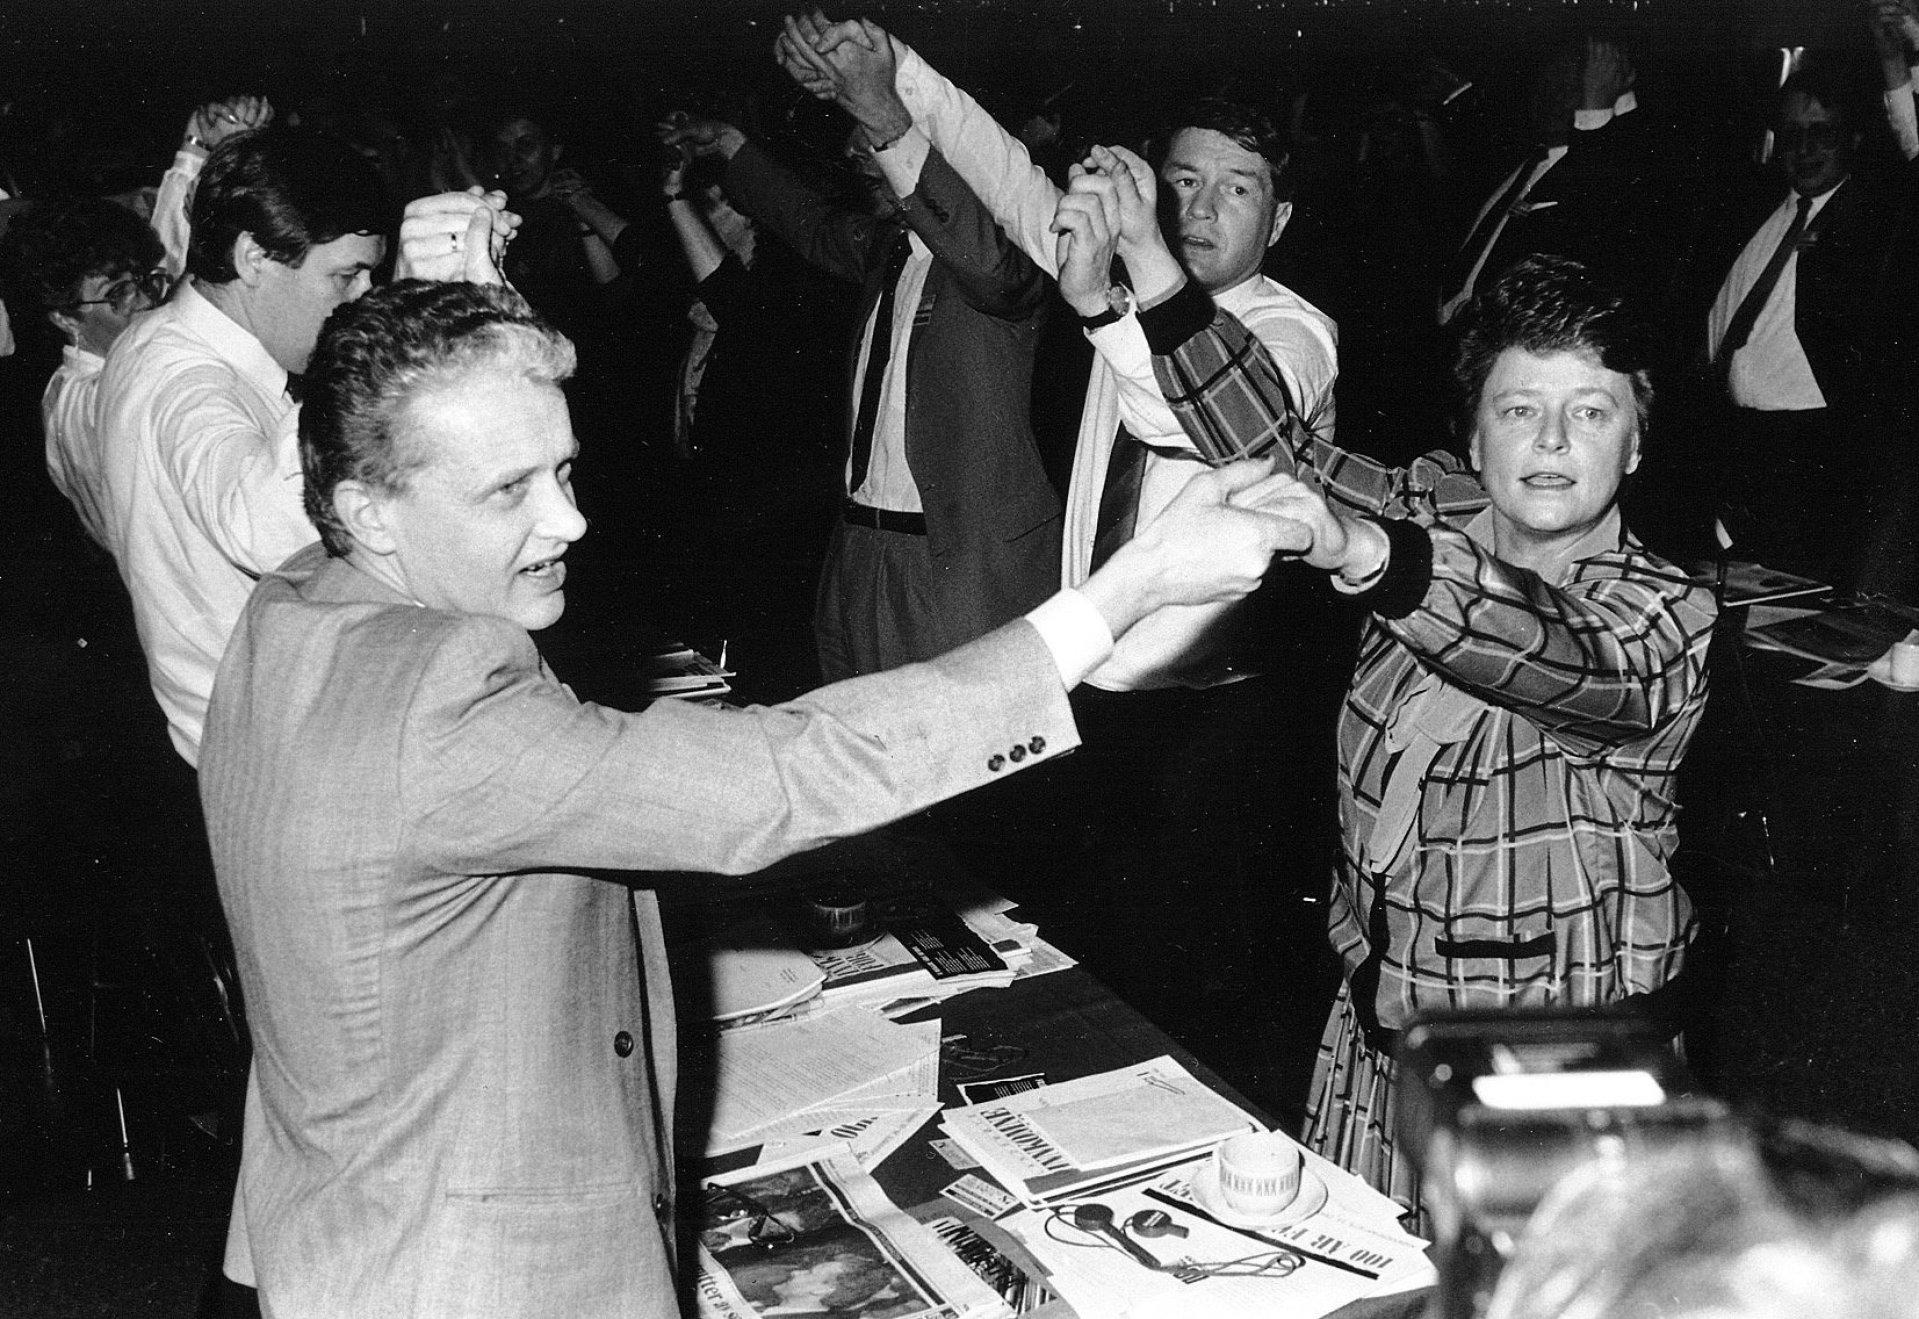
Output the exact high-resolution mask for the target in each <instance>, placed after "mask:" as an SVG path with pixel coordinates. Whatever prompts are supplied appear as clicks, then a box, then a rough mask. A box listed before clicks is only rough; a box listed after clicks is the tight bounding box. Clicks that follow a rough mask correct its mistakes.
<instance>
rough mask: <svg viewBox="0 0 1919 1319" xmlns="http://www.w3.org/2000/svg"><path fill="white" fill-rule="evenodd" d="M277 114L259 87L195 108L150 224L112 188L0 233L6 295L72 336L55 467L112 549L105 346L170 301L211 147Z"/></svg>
mask: <svg viewBox="0 0 1919 1319" xmlns="http://www.w3.org/2000/svg"><path fill="white" fill-rule="evenodd" d="M272 116H273V109H272V107H271V106H269V105H268V104H267V103H266V101H264V100H262V99H261V98H259V97H256V96H238V97H233V98H230V99H228V100H224V101H209V102H208V103H207V104H205V105H202V106H200V107H199V108H198V109H196V110H195V111H194V112H193V114H192V116H191V117H190V118H189V119H188V120H187V127H186V132H185V135H184V136H183V137H182V139H181V142H180V149H179V151H178V153H177V154H176V155H175V156H174V158H173V165H172V167H171V168H169V169H168V170H167V172H166V174H165V176H164V177H163V178H162V179H161V181H160V187H159V189H158V190H157V192H156V194H155V197H154V202H153V213H152V226H151V227H149V226H148V223H147V220H146V219H145V217H144V216H143V215H141V214H137V213H135V212H134V211H132V210H130V209H128V208H127V207H126V206H124V205H121V204H119V203H117V202H115V201H112V200H109V199H107V198H101V197H82V198H66V199H57V200H49V201H45V202H38V203H35V204H33V205H31V206H29V207H28V208H27V209H26V211H25V213H23V214H22V215H21V216H20V217H19V218H18V219H16V220H15V221H14V222H13V223H12V224H11V225H9V226H8V227H7V237H6V240H5V242H4V243H0V269H4V272H5V284H6V296H7V299H8V301H9V302H10V303H12V304H13V305H14V306H15V307H16V308H17V309H19V310H21V311H23V312H29V313H30V312H35V311H37V312H40V313H43V314H44V315H45V316H46V318H47V320H48V322H49V323H51V325H52V326H53V328H54V329H55V330H56V331H57V332H58V333H59V335H60V337H61V338H62V339H63V340H64V341H65V345H66V346H65V350H64V352H63V353H62V356H61V362H60V368H59V369H58V370H57V371H55V372H54V374H53V378H52V379H51V380H49V381H48V382H47V389H46V393H45V394H44V395H43V396H42V398H41V412H40V415H41V422H42V425H43V429H44V430H45V433H46V441H47V472H48V474H49V475H50V476H51V477H52V478H53V483H54V485H56V486H57V487H59V490H60V493H61V494H62V495H64V496H66V498H67V500H68V502H70V503H71V504H72V505H73V508H74V511H75V512H76V513H77V514H79V517H80V522H81V525H82V526H83V527H85V529H86V532H87V535H89V536H91V537H92V538H93V539H94V541H95V542H96V543H97V544H99V545H100V546H101V547H102V548H103V549H110V546H109V545H108V542H107V533H106V524H105V515H104V512H103V503H102V500H103V498H104V496H103V494H102V491H101V476H100V468H101V455H100V449H99V443H98V438H99V436H98V428H97V426H96V424H95V421H96V412H95V407H96V404H97V403H98V401H99V390H100V369H101V367H103V366H105V365H106V356H107V350H108V349H110V348H112V347H113V345H114V342H115V341H116V340H117V339H119V337H120V335H121V332H122V331H124V330H125V329H126V328H127V326H129V325H130V324H132V322H133V318H134V316H135V315H137V314H138V313H140V312H143V311H147V310H150V309H151V308H153V307H157V306H159V305H160V304H161V303H162V302H164V301H166V296H167V290H168V289H169V288H171V287H172V281H173V280H174V279H177V278H178V277H179V275H180V272H181V270H182V269H183V268H184V265H185V262H186V246H187V231H188V230H187V206H188V204H189V203H190V201H191V199H192V196H193V189H194V185H195V184H196V182H197V181H198V179H199V175H200V169H201V167H202V166H203V165H205V163H206V159H207V154H208V153H209V152H210V151H212V149H213V148H214V146H216V145H217V144H218V143H219V142H221V141H222V140H223V139H225V138H227V137H231V136H232V135H233V134H235V133H239V132H244V131H246V130H248V129H250V128H255V127H258V126H259V125H261V124H263V123H265V122H267V121H268V120H270V119H271V118H272Z"/></svg>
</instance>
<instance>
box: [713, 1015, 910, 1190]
mask: <svg viewBox="0 0 1919 1319" xmlns="http://www.w3.org/2000/svg"><path fill="white" fill-rule="evenodd" d="M939 1036H940V1023H939V1022H937V1021H926V1022H920V1023H918V1024H915V1025H901V1024H899V1023H896V1022H892V1021H888V1020H886V1019H885V1018H884V1017H881V1016H879V1015H877V1014H875V1013H872V1012H865V1011H860V1010H857V1009H855V1010H848V1011H836V1012H826V1013H822V1014H818V1015H813V1016H808V1017H804V1018H798V1019H793V1020H785V1021H772V1022H767V1023H764V1024H760V1025H753V1026H744V1027H741V1028H739V1029H737V1030H730V1031H724V1032H722V1033H721V1034H720V1037H719V1041H718V1046H717V1056H716V1060H715V1062H716V1074H717V1078H718V1084H717V1088H716V1095H715V1099H714V1109H713V1118H712V1125H711V1127H710V1128H709V1134H708V1136H707V1151H706V1152H707V1154H708V1156H709V1157H710V1156H715V1155H721V1154H729V1153H736V1152H739V1151H742V1150H757V1152H756V1153H755V1154H754V1157H753V1162H754V1163H756V1164H762V1163H765V1162H767V1161H769V1160H773V1159H776V1158H782V1159H783V1158H787V1157H791V1156H793V1155H795V1154H798V1153H801V1152H803V1151H806V1150H809V1149H813V1148H815V1147H818V1148H824V1147H825V1146H828V1145H834V1144H841V1143H843V1144H846V1145H848V1146H850V1147H851V1148H852V1150H853V1153H854V1155H855V1157H856V1158H858V1160H859V1162H860V1164H861V1165H862V1166H864V1167H868V1168H871V1167H874V1166H876V1165H877V1164H878V1163H879V1162H880V1161H881V1160H882V1159H884V1158H885V1157H886V1156H887V1155H888V1154H890V1153H892V1152H893V1150H895V1149H897V1148H898V1147H899V1145H900V1144H901V1142H903V1141H904V1140H905V1139H906V1138H907V1137H908V1136H910V1135H911V1134H912V1133H913V1132H914V1131H916V1130H918V1129H919V1127H920V1126H921V1125H922V1124H923V1123H924V1122H925V1121H926V1120H927V1119H928V1118H930V1117H931V1116H932V1115H933V1114H934V1113H936V1112H938V1111H939Z"/></svg>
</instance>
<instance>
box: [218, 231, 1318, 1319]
mask: <svg viewBox="0 0 1919 1319" xmlns="http://www.w3.org/2000/svg"><path fill="white" fill-rule="evenodd" d="M479 223H480V225H481V226H482V228H481V229H480V230H479V232H480V234H481V235H482V237H480V238H479V239H477V240H474V239H471V238H469V240H468V242H469V246H471V244H472V243H474V242H475V241H477V242H478V243H480V244H482V245H483V244H484V242H485V239H484V237H483V235H484V232H485V230H484V227H483V226H484V224H485V219H484V217H483V218H482V219H481V221H480V222H479ZM456 250H457V249H456ZM572 365H573V348H572V345H571V344H570V343H568V342H567V341H566V340H565V339H564V338H562V337H561V336H560V335H559V334H558V333H557V332H555V331H554V330H552V329H551V327H549V326H547V325H546V324H545V323H544V322H542V321H541V320H539V319H538V317H536V316H535V315H534V314H533V313H532V312H531V311H530V310H529V309H528V307H527V305H526V303H525V301H524V300H523V299H521V298H520V297H519V296H518V295H517V294H515V293H513V292H511V291H510V290H505V289H500V288H493V287H487V286H483V285H479V284H467V283H458V284H427V283H423V282H419V281H401V282H399V283H396V284H393V285H389V286H388V287H386V288H383V289H380V290H378V291H376V292H374V293H372V294H370V295H368V296H367V297H366V298H364V299H362V300H361V301H359V302H358V303H355V304H351V305H349V306H346V307H343V308H342V309H341V310H340V311H338V312H336V313H335V314H334V315H333V317H332V318H331V319H330V320H329V321H328V323H327V328H326V330H325V332H324V333H323V334H322V336H321V341H320V345H319V347H318V349H317V350H316V351H315V353H314V357H313V361H312V364H311V366H310V367H309V370H308V373H307V386H306V391H305V393H306V398H305V404H304V406H303V409H302V412H301V417H300V447H301V457H302V466H303V471H304V474H305V498H306V507H307V509H308V511H309V513H310V515H311V517H312V518H313V520H314V523H315V525H316V526H317V527H318V528H319V532H320V536H321V541H322V543H321V544H320V545H314V546H310V547H308V548H307V549H305V550H303V551H301V552H300V553H298V554H296V555H295V556H294V557H293V558H292V559H290V560H288V561H287V562H286V563H285V564H283V565H282V566H281V568H280V569H279V570H278V571H276V572H272V573H269V574H267V575H265V576H264V577H263V578H262V579H261V582H260V585H259V588H258V589H257V590H256V591H255V592H254V594H253V596H252V597H251V599H250V600H249V602H248V604H247V607H246V610H245V613H244V614H243V615H242V617H241V619H240V622H239V625H238V627H237V628H236V629H235V632H234V635H233V638H232V641H231V644H230V645H229V646H228V648H227V651H226V656H225V659H224V660H223V661H222V664H221V668H220V673H219V678H218V681H217V683H216V685H215V690H214V696H213V701H212V705H211V708H210V711H209V715H208V720H207V725H206V737H205V742H204V745H203V747H202V756H201V776H200V782H201V789H202V796H203V799H204V801H205V804H206V814H207V825H208V832H209V835H210V838H211V842H212V846H213V855H214V862H215V867H216V870H217V872H218V876H219V882H220V894H221V900H222V903H223V905H224V906H225V908H226V911H227V914H228V919H229V922H230V923H231V925H232V929H233V938H234V944H235V948H236V951H237V954H238V961H239V965H240V974H241V980H242V983H243V985H244V987H245V991H246V1001H247V1008H248V1018H249V1027H250V1029H251V1032H252V1036H253V1045H254V1053H253V1072H252V1076H251V1077H250V1081H249V1086H248V1094H247V1114H246V1126H245V1132H244V1138H243V1140H244V1144H243V1151H242V1165H241V1172H240V1187H239V1193H238V1196H237V1202H236V1208H237V1211H238V1213H239V1215H240V1220H239V1222H238V1224H237V1228H238V1239H239V1241H240V1242H241V1243H242V1245H243V1248H244V1249H245V1250H246V1252H247V1254H248V1255H249V1258H250V1263H251V1266H252V1270H253V1273H254V1276H256V1277H257V1279H258V1282H259V1287H260V1293H261V1301H262V1309H263V1311H264V1313H266V1314H269V1315H273V1316H275V1317H276V1319H330V1317H331V1316H338V1315H354V1316H367V1317H368V1319H373V1317H375V1316H400V1315H406V1316H413V1317H415V1319H438V1317H446V1319H452V1317H453V1316H469V1315H487V1316H492V1317H493V1319H515V1317H517V1316H525V1317H526V1319H534V1317H535V1316H547V1315H566V1316H569V1317H570V1319H595V1317H596V1316H609V1317H610V1316H614V1315H619V1316H624V1317H626V1319H632V1317H634V1316H637V1317H638V1319H678V1316H679V1315H680V1314H681V1310H680V1308H679V1305H678V1302H677V1300H676V1291H677V1287H676V1279H675V1266H674V1263H673V1259H672V1242H673V1231H672V1205H671V1190H672V1187H673V1184H674V1183H673V1176H672V1159H671V1150H670V1148H669V1145H668V1134H667V1133H670V1132H671V1130H672V1122H673V1086H674V1073H675V1068H674V1034H673V1010H672V996H671V988H670V986H669V984H668V982H667V975H666V961H665V955H664V948H663V946H662V939H661V932H660V925H659V920H658V913H657V907H656V904H655V902H654V899H653V896H652V894H651V893H650V892H649V891H647V890H646V889H643V888H635V887H631V885H632V884H634V882H635V881H636V880H637V879H638V878H639V877H637V876H634V875H632V874H630V873H624V872H630V871H635V870H661V871H688V870H693V871H725V872H741V871H748V870H755V869H759V868H761V867H764V866H766V865H768V864H770V863H771V862H773V861H775V860H777V859H779V858H781V857H783V856H786V855H789V854H791V853H794V852H798V851H802V850H805V849H807V848H810V847H814V846H818V845H820V844H822V843H825V842H828V841H830V840H832V839H834V838H838V837H844V836H847V835H849V834H853V833H858V832H860V831H863V830H866V829H870V828H873V827H875V826H877V825H880V824H882V823H885V822H886V821H888V820H890V819H894V818H897V817H898V816H900V815H903V814H906V813H908V812H912V811H916V810H919V809H921V808H923V807H925V806H927V805H929V804H931V803H932V802H934V801H937V800H940V799H941V798H944V797H947V796H950V795H952V794H954V793H958V792H964V791H966V790H968V789H970V788H974V787H977V786H979V785H981V784H984V783H987V782H991V781H993V780H995V779H997V778H1000V777H1004V776H1006V775H1009V774H1011V773H1014V772H1016V771H1018V770H1020V769H1024V768H1030V767H1031V766H1033V765H1035V764H1037V763H1039V762H1040V761H1042V760H1046V759H1051V758H1052V757H1054V756H1056V755H1058V754H1059V753H1061V752H1063V751H1066V750H1068V749H1070V748H1072V747H1073V746H1075V745H1076V744H1077V742H1078V733H1077V730H1076V729H1075V727H1074V724H1073V720H1072V716H1071V712H1070V709H1069V707H1068V705H1067V701H1066V692H1067V690H1068V689H1069V688H1070V687H1072V686H1073V685H1075V684H1076V683H1077V682H1078V681H1079V680H1080V678H1082V677H1083V676H1084V675H1085V674H1086V673H1087V672H1088V671H1089V670H1090V669H1091V668H1092V667H1094V666H1095V665H1097V664H1099V663H1101V662H1103V661H1104V660H1105V659H1106V658H1107V656H1109V655H1110V653H1111V650H1112V638H1113V637H1114V636H1117V635H1120V634H1123V633H1124V632H1125V631H1126V630H1127V629H1128V628H1129V627H1131V626H1132V624H1133V623H1134V622H1136V621H1137V620H1139V619H1140V618H1142V617H1145V616H1146V615H1147V614H1149V613H1151V612H1152V611H1154V610H1156V609H1162V608H1166V607H1169V606H1175V605H1191V604H1201V603H1205V602H1208V601H1213V600H1220V599H1231V598H1235V597H1238V596H1243V595H1245V594H1246V593H1248V592H1250V591H1251V590H1252V589H1253V588H1254V587H1255V586H1256V585H1257V584H1258V581H1259V577H1260V574H1261V573H1262V572H1263V571H1264V569H1265V566H1266V563H1267V560H1268V558H1269V557H1270V555H1271V554H1272V553H1273V552H1274V551H1275V550H1276V549H1279V548H1282V547H1286V546H1301V547H1303V545H1304V543H1305V539H1306V536H1305V532H1304V528H1301V527H1299V526H1297V525H1296V524H1293V523H1289V522H1286V521H1284V520H1282V519H1279V518H1275V517H1272V516H1269V515H1267V514H1264V513H1260V512H1257V511H1254V510H1255V509H1256V508H1257V506H1258V504H1259V502H1260V501H1261V500H1262V499H1263V498H1265V497H1267V496H1268V495H1270V494H1271V493H1273V492H1274V491H1275V490H1276V489H1277V488H1278V487H1279V486H1280V484H1281V482H1279V481H1278V480H1277V479H1273V480H1268V481H1264V482H1262V481H1261V479H1260V478H1261V477H1262V475H1263V474H1264V473H1266V472H1269V471H1270V470H1271V468H1270V464H1262V463H1241V464H1237V465H1235V466H1234V467H1231V468H1225V469H1221V470H1218V471H1214V472H1208V473H1207V474H1205V475H1204V476H1203V477H1201V478H1197V479H1195V481H1194V482H1193V483H1192V484H1191V485H1190V486H1189V487H1188V488H1187V490H1186V491H1185V492H1183V493H1182V495H1181V496H1180V498H1179V499H1178V500H1176V501H1175V502H1174V504H1173V505H1171V506H1169V507H1168V509H1167V510H1166V511H1165V512H1164V513H1162V514H1161V515H1160V517H1158V518H1157V519H1155V520H1154V521H1153V522H1152V523H1150V524H1149V525H1148V526H1147V527H1145V528H1144V529H1143V530H1142V531H1141V533H1140V535H1139V536H1138V537H1136V538H1135V539H1134V540H1133V541H1132V542H1130V543H1129V544H1128V545H1127V546H1125V547H1123V548H1122V549H1121V550H1119V551H1118V552H1116V553H1115V554H1114V556H1113V558H1112V559H1111V560H1110V561H1109V562H1108V563H1107V565H1106V566H1105V567H1104V568H1103V569H1102V570H1101V571H1100V572H1098V573H1095V574H1094V575H1093V577H1091V578H1089V579H1088V580H1087V581H1086V583H1085V584H1084V585H1083V586H1082V587H1080V588H1079V589H1078V590H1073V591H1061V592H1059V593H1058V594H1057V595H1055V596H1053V597H1052V598H1050V599H1048V600H1046V601H1044V602H1042V603H1041V604H1040V605H1039V606H1038V607H1037V608H1035V609H1034V610H1032V611H1030V612H1029V613H1028V614H1027V615H1026V617H1025V618H1024V619H1016V620H1014V621H1012V622H1010V623H1009V624H1007V625H1006V626H1004V627H1000V628H997V629H995V630H993V631H992V632H990V633H988V634H987V635H985V636H984V637H981V638H979V639H978V640H976V641H974V642H971V643H969V644H968V645H966V646H963V647H961V648H959V649H958V650H956V651H954V652H952V653H950V654H947V655H944V656H941V657H939V658H937V659H935V660H933V661H932V662H930V663H926V664H916V665H909V666H907V667H905V668H903V669H898V670H894V671H890V672H887V673H882V674H875V675H870V676H867V677H863V678H857V679H854V680H851V681H849V682H845V683H839V684H835V685H833V686H831V687H826V688H822V689H821V690H819V691H817V692H814V693H812V694H811V695H809V696H805V697H802V698H800V699H799V700H797V701H793V702H789V703H787V704H784V705H780V706H773V707H752V708H747V709H713V708H708V707H706V706H702V705H697V704H694V703H691V702H680V701H673V700H663V701H659V702H656V703H655V704H654V705H653V706H651V707H650V708H648V709H647V710H646V711H644V712H643V713H640V714H628V713H625V712H622V711H618V710H612V709H607V708H604V707H600V706H594V705H587V704H582V703H581V702H580V701H578V700H576V699H575V698H574V697H573V695H572V693H571V692H570V691H568V690H567V688H565V687H564V686H562V685H561V684H560V683H559V682H558V681H556V680H555V679H554V677H553V676H552V674H551V673H550V672H549V671H548V670H547V668H546V666H545V664H544V662H543V661H542V660H541V658H540V654H539V652H538V650H537V649H536V648H535V646H534V644H533V640H532V638H531V636H530V635H529V633H530V632H532V631H537V630H539V629H541V628H544V627H546V626H548V625H549V624H551V623H553V622H554V621H555V620H557V619H558V618H559V616H560V614H561V612H562V610H563V608H564V603H565V597H564V594H563V588H564V586H565V582H566V564H565V555H566V551H567V550H568V549H569V548H570V547H571V546H572V544H573V543H574V542H575V541H577V540H578V538H579V537H580V536H581V535H582V534H583V532H584V531H585V528H586V524H585V522H584V520H583V519H582V518H581V517H580V514H579V512H578V510H577V508H576V507H575V505H574V501H573V493H572V469H573V461H574V458H575V456H576V454H577V453H578V445H577V443H576V442H575V440H574V437H573V431H572V426H571V422H570V420H569V418H568V415H567V406H566V401H565V396H564V395H563V394H562V393H561V391H560V381H561V380H563V379H564V378H565V377H566V376H567V374H568V373H569V372H570V371H571V369H572ZM1236 505H1238V506H1236Z"/></svg>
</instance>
